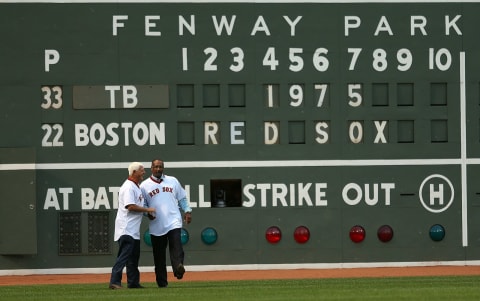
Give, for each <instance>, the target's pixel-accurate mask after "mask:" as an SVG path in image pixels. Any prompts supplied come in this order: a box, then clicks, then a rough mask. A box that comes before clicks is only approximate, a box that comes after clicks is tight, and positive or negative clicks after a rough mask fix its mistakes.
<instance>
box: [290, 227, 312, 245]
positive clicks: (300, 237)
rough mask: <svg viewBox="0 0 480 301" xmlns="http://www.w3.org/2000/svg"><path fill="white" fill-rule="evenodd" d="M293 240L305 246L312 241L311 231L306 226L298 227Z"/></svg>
mask: <svg viewBox="0 0 480 301" xmlns="http://www.w3.org/2000/svg"><path fill="white" fill-rule="evenodd" d="M293 238H295V241H296V242H298V243H299V244H304V243H306V242H307V241H308V240H309V239H310V230H308V228H307V227H305V226H298V227H297V228H296V229H295V232H293Z"/></svg>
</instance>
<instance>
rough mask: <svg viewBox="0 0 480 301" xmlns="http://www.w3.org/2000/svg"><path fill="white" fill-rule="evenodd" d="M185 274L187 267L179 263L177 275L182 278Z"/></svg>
mask: <svg viewBox="0 0 480 301" xmlns="http://www.w3.org/2000/svg"><path fill="white" fill-rule="evenodd" d="M183 274H185V267H184V266H183V264H179V265H178V267H177V270H176V271H175V277H177V279H178V280H180V279H182V278H183Z"/></svg>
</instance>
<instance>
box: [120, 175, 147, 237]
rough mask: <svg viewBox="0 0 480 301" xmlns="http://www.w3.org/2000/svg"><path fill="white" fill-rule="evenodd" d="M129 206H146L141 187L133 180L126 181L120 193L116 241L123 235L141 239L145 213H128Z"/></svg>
mask: <svg viewBox="0 0 480 301" xmlns="http://www.w3.org/2000/svg"><path fill="white" fill-rule="evenodd" d="M127 205H137V206H140V207H143V206H144V200H143V195H142V191H141V190H140V187H139V186H138V185H137V184H136V183H135V182H133V181H132V180H128V179H127V180H126V181H125V182H124V183H123V184H122V186H121V187H120V190H119V193H118V211H117V218H116V219H115V235H114V240H115V241H117V240H118V239H119V238H120V236H122V235H129V236H131V237H133V238H134V239H140V225H141V223H142V218H143V213H142V212H135V211H128V209H127V208H126V206H127Z"/></svg>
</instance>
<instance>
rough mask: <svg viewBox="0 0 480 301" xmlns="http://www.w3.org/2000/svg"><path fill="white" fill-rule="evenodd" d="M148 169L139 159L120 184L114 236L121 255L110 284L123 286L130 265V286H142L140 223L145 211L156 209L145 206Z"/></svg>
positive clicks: (128, 279) (112, 287)
mask: <svg viewBox="0 0 480 301" xmlns="http://www.w3.org/2000/svg"><path fill="white" fill-rule="evenodd" d="M144 174H145V169H144V167H143V165H142V164H141V163H139V162H132V163H131V164H130V165H129V166H128V179H127V180H125V182H124V183H123V184H122V186H121V187H120V190H119V193H118V211H117V217H116V219H115V235H114V240H115V241H118V245H119V249H118V255H117V259H116V261H115V264H114V266H113V268H112V274H111V276H110V286H109V287H110V288H111V289H121V288H123V287H122V273H123V268H124V267H125V266H126V267H127V287H128V288H142V287H143V286H142V285H140V272H139V270H138V261H139V260H140V224H141V223H142V218H143V213H144V212H148V213H153V212H155V208H145V207H144V199H143V195H142V191H141V190H140V186H139V184H140V182H141V181H142V180H143V175H144Z"/></svg>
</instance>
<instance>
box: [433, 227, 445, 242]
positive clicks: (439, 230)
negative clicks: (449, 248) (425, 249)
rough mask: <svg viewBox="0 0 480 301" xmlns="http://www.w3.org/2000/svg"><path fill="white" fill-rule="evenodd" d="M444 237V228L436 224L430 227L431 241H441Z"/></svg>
mask: <svg viewBox="0 0 480 301" xmlns="http://www.w3.org/2000/svg"><path fill="white" fill-rule="evenodd" d="M444 237H445V228H443V226H442V225H439V224H436V225H433V226H432V227H430V238H431V239H432V240H433V241H441V240H443V238H444Z"/></svg>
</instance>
